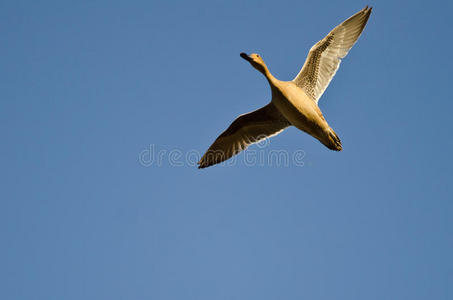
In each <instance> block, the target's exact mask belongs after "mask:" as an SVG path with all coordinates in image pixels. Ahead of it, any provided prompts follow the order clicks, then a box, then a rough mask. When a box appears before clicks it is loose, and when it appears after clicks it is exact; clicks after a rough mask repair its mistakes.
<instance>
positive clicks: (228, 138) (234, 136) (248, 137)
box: [198, 103, 291, 168]
mask: <svg viewBox="0 0 453 300" xmlns="http://www.w3.org/2000/svg"><path fill="white" fill-rule="evenodd" d="M290 125H291V124H290V123H289V122H288V120H286V119H285V117H283V115H282V114H281V113H280V112H279V111H278V109H277V108H276V107H275V106H274V105H273V104H272V103H269V104H268V105H266V106H264V107H262V108H260V109H258V110H255V111H253V112H250V113H247V114H243V115H240V116H239V117H237V118H236V120H234V122H233V123H231V125H230V127H228V128H227V130H225V131H224V132H223V133H222V134H221V135H220V136H219V137H218V138H217V139H216V140H215V141H214V143H213V144H212V145H211V147H209V149H208V151H206V153H205V154H204V155H203V157H202V158H201V159H200V161H199V162H198V168H206V167H209V166H212V165H215V164H217V163H220V162H223V161H225V160H227V159H229V158H230V157H232V156H233V155H236V154H238V153H239V152H241V151H242V150H245V149H247V147H248V146H250V145H251V144H253V143H257V142H259V141H260V140H263V139H266V138H269V137H271V136H274V135H277V134H279V133H280V132H281V131H283V129H285V128H286V127H288V126H290Z"/></svg>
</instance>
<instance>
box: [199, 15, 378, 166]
mask: <svg viewBox="0 0 453 300" xmlns="http://www.w3.org/2000/svg"><path fill="white" fill-rule="evenodd" d="M371 11H372V7H368V6H366V7H365V8H363V9H362V10H360V11H359V12H357V13H355V14H354V15H352V16H351V17H350V18H348V19H347V20H345V21H344V22H342V23H341V24H339V25H338V26H336V27H335V28H334V29H333V30H331V31H330V32H329V34H327V35H326V36H325V37H324V38H323V39H322V40H320V41H319V42H317V43H316V44H315V45H313V47H311V49H310V50H309V52H308V55H307V57H306V59H305V63H304V64H303V66H302V69H301V70H300V72H299V73H298V74H297V76H296V77H295V78H294V79H293V80H291V81H281V80H278V79H277V78H275V77H274V76H273V75H272V74H271V73H270V71H269V69H268V67H267V66H266V64H265V63H264V60H263V58H262V57H261V56H260V55H259V54H256V53H252V54H246V53H244V52H242V53H240V56H241V57H242V58H243V59H245V60H246V61H247V62H249V63H250V65H251V66H252V67H253V68H255V69H256V70H257V71H258V72H260V73H261V74H263V75H264V77H265V78H266V79H267V81H268V83H269V85H270V87H271V92H272V99H271V101H270V102H269V103H268V104H267V105H265V106H264V107H262V108H260V109H257V110H255V111H252V112H250V113H246V114H243V115H240V116H239V117H237V118H236V119H235V120H234V121H233V122H232V123H231V125H230V126H229V127H228V128H227V129H226V130H225V131H224V132H222V133H221V134H220V135H219V136H218V138H217V139H216V140H215V141H214V143H212V145H211V146H210V147H209V148H208V150H207V151H206V153H205V154H204V155H203V156H202V157H201V159H200V161H199V162H198V168H199V169H203V168H206V167H210V166H213V165H215V164H218V163H221V162H223V161H225V160H227V159H229V158H231V157H233V156H234V155H236V154H238V153H239V152H241V151H243V150H245V149H247V148H248V147H249V146H250V145H252V144H254V143H258V142H260V141H262V140H263V139H268V138H270V137H272V136H275V135H277V134H279V133H281V132H282V131H283V130H285V129H286V128H288V127H290V126H294V127H296V128H297V129H299V130H301V131H303V132H305V133H307V134H309V135H311V136H312V137H314V138H316V139H317V140H318V141H319V142H321V143H322V144H323V145H324V146H326V147H327V148H328V149H330V150H333V151H341V150H342V149H343V148H342V144H341V140H340V138H339V137H338V135H337V134H336V133H335V131H334V130H333V129H332V128H331V127H330V125H329V124H328V123H327V121H326V119H325V118H324V116H323V114H322V112H321V109H320V108H319V106H318V101H319V99H320V98H321V96H322V94H323V93H324V91H325V90H326V88H327V86H328V85H329V83H330V81H331V80H332V78H333V77H334V76H335V73H336V72H337V70H338V68H339V66H340V63H341V60H342V59H343V58H344V57H345V56H346V55H347V54H348V52H349V50H350V49H351V48H352V46H354V44H355V43H356V42H357V40H358V38H359V37H360V35H361V34H362V31H363V30H364V28H365V25H366V24H367V22H368V19H369V17H370V15H371Z"/></svg>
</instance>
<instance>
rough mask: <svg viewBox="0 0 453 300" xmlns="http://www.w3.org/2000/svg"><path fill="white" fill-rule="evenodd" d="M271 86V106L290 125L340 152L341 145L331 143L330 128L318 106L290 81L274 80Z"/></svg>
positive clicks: (331, 132) (331, 131) (332, 132)
mask: <svg viewBox="0 0 453 300" xmlns="http://www.w3.org/2000/svg"><path fill="white" fill-rule="evenodd" d="M271 86H272V104H273V105H274V106H275V107H276V108H277V109H278V110H279V112H280V113H281V114H282V115H283V116H284V117H285V119H287V120H288V121H289V122H290V123H291V125H293V126H295V127H297V128H298V129H300V130H302V131H304V132H306V133H308V134H309V135H311V136H313V137H315V138H316V139H318V140H319V141H320V142H321V143H323V144H324V145H325V146H326V147H328V148H329V149H332V150H338V151H339V150H341V143H339V139H338V142H333V141H332V138H331V135H332V134H334V135H335V136H336V134H335V133H334V131H333V130H332V129H331V128H330V126H329V124H327V121H326V120H325V119H324V116H323V114H322V112H321V110H320V109H319V107H318V105H317V104H316V103H315V102H314V101H313V100H312V99H311V98H310V97H309V96H308V95H307V94H306V93H305V92H304V91H303V90H302V89H301V88H299V87H298V86H297V85H295V84H294V82H292V81H280V80H275V82H274V83H273V84H271Z"/></svg>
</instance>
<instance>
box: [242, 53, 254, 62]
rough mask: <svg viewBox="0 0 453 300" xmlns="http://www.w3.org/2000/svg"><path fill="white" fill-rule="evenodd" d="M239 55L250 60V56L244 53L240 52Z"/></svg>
mask: <svg viewBox="0 0 453 300" xmlns="http://www.w3.org/2000/svg"><path fill="white" fill-rule="evenodd" d="M240 55H241V57H242V58H243V59H245V60H246V61H251V60H252V59H251V58H250V56H248V55H247V54H246V53H244V52H242V53H241V54H240Z"/></svg>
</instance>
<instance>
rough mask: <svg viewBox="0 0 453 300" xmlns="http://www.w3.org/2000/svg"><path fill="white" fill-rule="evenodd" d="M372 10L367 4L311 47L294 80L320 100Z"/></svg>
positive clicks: (310, 94) (311, 95)
mask: <svg viewBox="0 0 453 300" xmlns="http://www.w3.org/2000/svg"><path fill="white" fill-rule="evenodd" d="M371 9H372V8H371V7H368V6H366V7H365V8H364V9H362V10H361V11H359V12H358V13H356V14H355V15H353V16H352V17H350V18H349V19H347V20H346V21H344V22H343V23H341V24H340V25H338V26H337V27H335V28H334V29H333V30H332V31H331V32H330V33H329V34H328V35H327V36H326V37H325V38H323V39H322V40H320V41H319V42H317V43H316V44H315V45H314V46H313V47H312V48H311V49H310V52H309V53H308V56H307V59H306V60H305V63H304V65H303V67H302V69H301V70H300V72H299V74H297V76H296V78H294V80H293V82H294V83H295V84H296V85H297V86H299V87H300V88H302V89H303V90H304V91H305V92H306V93H307V94H308V95H309V96H310V97H312V99H313V100H314V101H315V102H316V103H318V100H319V98H320V97H321V95H322V94H323V93H324V90H325V89H326V88H327V86H328V85H329V83H330V81H331V80H332V78H333V76H334V75H335V73H336V72H337V70H338V67H339V66H340V62H341V59H342V58H343V57H345V56H346V55H347V54H348V52H349V50H350V49H351V48H352V46H354V44H355V42H356V41H357V39H358V38H359V36H360V34H361V33H362V31H363V29H364V28H365V25H366V23H367V21H368V18H369V17H370V14H371Z"/></svg>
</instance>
